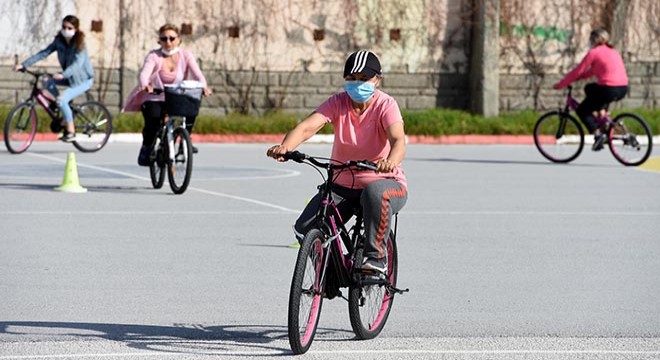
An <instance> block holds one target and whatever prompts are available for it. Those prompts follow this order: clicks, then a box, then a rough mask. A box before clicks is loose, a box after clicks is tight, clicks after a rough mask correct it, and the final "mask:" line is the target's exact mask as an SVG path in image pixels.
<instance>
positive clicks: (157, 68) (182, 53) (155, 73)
mask: <svg viewBox="0 0 660 360" xmlns="http://www.w3.org/2000/svg"><path fill="white" fill-rule="evenodd" d="M164 58H165V57H164V56H163V53H162V52H161V51H160V49H155V50H152V51H150V52H149V54H147V57H146V58H145V59H144V64H143V65H142V70H140V75H139V76H138V84H137V86H136V87H135V88H133V90H131V93H130V94H129V95H128V98H126V103H125V105H124V108H123V109H122V111H140V106H141V105H142V103H143V102H145V101H165V95H164V94H162V93H161V94H158V95H154V94H148V93H147V92H146V91H144V90H142V89H144V87H145V86H147V85H151V86H153V87H154V88H157V89H162V88H163V85H165V84H174V83H178V82H181V81H183V80H187V79H190V78H191V77H190V75H192V78H193V79H194V80H197V81H200V82H201V83H202V84H203V86H204V87H206V86H207V84H206V78H205V77H204V74H202V71H201V70H200V69H199V65H197V61H196V60H195V57H194V56H193V55H192V54H191V53H190V52H189V51H187V50H185V49H181V48H180V49H179V63H178V66H177V69H176V71H175V73H173V77H172V79H163V78H162V77H161V71H162V67H163V59H164Z"/></svg>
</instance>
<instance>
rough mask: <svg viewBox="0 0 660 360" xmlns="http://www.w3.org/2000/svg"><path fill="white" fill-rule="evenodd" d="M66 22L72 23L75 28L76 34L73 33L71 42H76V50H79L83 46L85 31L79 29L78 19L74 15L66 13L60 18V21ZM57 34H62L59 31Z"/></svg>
mask: <svg viewBox="0 0 660 360" xmlns="http://www.w3.org/2000/svg"><path fill="white" fill-rule="evenodd" d="M65 22H68V23H69V24H71V25H73V27H74V28H75V29H76V34H75V35H73V38H72V39H71V40H73V43H74V44H76V49H77V50H78V51H81V50H82V49H83V48H84V47H85V33H84V32H82V31H81V30H80V20H79V19H78V18H77V17H76V16H74V15H67V16H65V17H64V19H62V23H65ZM57 36H61V37H62V38H64V36H62V34H61V33H58V35H57Z"/></svg>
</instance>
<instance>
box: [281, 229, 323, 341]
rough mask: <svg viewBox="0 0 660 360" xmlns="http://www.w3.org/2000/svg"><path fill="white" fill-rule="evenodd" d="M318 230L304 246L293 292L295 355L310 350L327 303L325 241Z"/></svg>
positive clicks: (291, 332)
mask: <svg viewBox="0 0 660 360" xmlns="http://www.w3.org/2000/svg"><path fill="white" fill-rule="evenodd" d="M323 239H324V236H323V233H321V231H320V230H318V229H312V230H310V231H309V232H308V233H307V235H305V238H304V239H303V241H302V244H301V245H300V250H298V259H297V260H296V267H295V269H294V271H293V279H292V280H291V291H290V292H289V313H288V332H289V344H290V345H291V350H292V351H293V352H294V353H295V354H304V353H305V352H307V350H309V347H310V346H311V345H312V341H313V340H314V335H315V334H316V327H317V325H318V323H319V318H320V315H321V305H322V304H323V284H322V283H321V272H322V270H323V245H322V242H323Z"/></svg>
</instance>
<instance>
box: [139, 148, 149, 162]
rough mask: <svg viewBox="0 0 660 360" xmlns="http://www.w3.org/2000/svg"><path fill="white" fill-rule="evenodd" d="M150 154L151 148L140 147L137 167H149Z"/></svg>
mask: <svg viewBox="0 0 660 360" xmlns="http://www.w3.org/2000/svg"><path fill="white" fill-rule="evenodd" d="M150 154H151V147H149V146H145V145H142V147H141V148H140V155H138V165H140V166H149V155H150Z"/></svg>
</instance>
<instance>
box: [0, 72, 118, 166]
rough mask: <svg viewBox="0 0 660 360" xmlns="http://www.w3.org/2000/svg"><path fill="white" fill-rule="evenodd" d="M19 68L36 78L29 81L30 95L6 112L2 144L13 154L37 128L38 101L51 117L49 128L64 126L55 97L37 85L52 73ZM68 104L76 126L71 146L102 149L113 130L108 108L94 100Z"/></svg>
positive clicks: (56, 129) (24, 147) (24, 146)
mask: <svg viewBox="0 0 660 360" xmlns="http://www.w3.org/2000/svg"><path fill="white" fill-rule="evenodd" d="M21 71H22V72H25V73H28V74H30V75H32V76H34V78H35V79H34V81H33V82H32V91H31V93H30V96H29V97H28V98H27V99H26V100H24V101H22V102H20V103H19V104H18V105H16V106H15V107H14V108H13V109H12V110H11V111H10V112H9V115H8V116H7V120H6V122H5V128H4V140H5V146H6V147H7V150H8V151H9V152H10V153H12V154H20V153H23V152H25V151H26V150H27V149H28V148H29V147H30V145H32V142H33V141H34V138H35V136H36V134H37V130H38V120H39V119H38V115H37V111H36V109H35V107H36V105H37V104H39V105H40V106H41V107H42V108H43V109H44V110H45V111H46V114H48V116H49V117H50V119H51V124H50V128H51V131H53V132H55V133H58V132H60V131H61V130H62V128H63V127H62V125H61V121H62V117H61V115H60V110H59V107H58V106H57V100H56V99H55V98H54V97H53V96H52V95H51V94H50V93H49V92H48V91H45V89H43V88H42V87H39V84H40V83H46V82H47V81H49V80H50V79H51V78H52V75H51V74H49V73H45V72H33V71H30V70H27V69H23V70H21ZM40 80H41V81H40ZM69 105H70V106H71V111H72V112H73V118H74V125H75V128H76V141H74V142H73V146H75V147H76V148H77V149H78V150H80V151H82V152H95V151H99V150H101V149H102V148H103V147H104V146H105V144H106V143H107V142H108V139H109V138H110V134H111V133H112V115H110V112H109V111H108V109H107V108H106V107H105V105H103V104H101V103H100V102H98V101H94V100H87V101H85V102H83V103H82V104H79V105H77V104H74V103H73V102H71V103H69Z"/></svg>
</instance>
